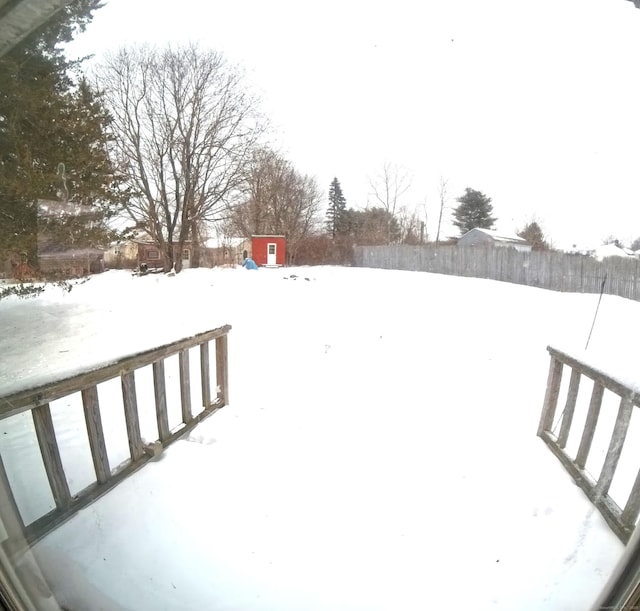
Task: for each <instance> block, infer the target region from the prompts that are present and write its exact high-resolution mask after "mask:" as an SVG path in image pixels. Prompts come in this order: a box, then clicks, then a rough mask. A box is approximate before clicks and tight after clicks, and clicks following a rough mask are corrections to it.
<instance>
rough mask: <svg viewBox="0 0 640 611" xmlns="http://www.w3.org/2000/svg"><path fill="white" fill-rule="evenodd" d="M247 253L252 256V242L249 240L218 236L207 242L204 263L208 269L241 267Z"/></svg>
mask: <svg viewBox="0 0 640 611" xmlns="http://www.w3.org/2000/svg"><path fill="white" fill-rule="evenodd" d="M245 253H246V254H247V256H251V240H250V239H248V238H239V237H229V236H225V235H218V236H217V237H214V238H209V239H208V240H206V242H205V248H204V255H203V263H204V265H206V266H207V267H216V266H219V265H239V264H241V263H242V261H243V259H244V256H245Z"/></svg>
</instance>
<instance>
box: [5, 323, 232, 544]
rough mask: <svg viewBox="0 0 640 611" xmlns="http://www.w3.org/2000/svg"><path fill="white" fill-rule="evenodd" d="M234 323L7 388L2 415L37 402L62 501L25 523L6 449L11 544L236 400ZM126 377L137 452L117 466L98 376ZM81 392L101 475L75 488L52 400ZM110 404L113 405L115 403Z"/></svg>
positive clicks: (45, 452)
mask: <svg viewBox="0 0 640 611" xmlns="http://www.w3.org/2000/svg"><path fill="white" fill-rule="evenodd" d="M230 330H231V327H230V326H228V325H227V326H224V327H220V328H218V329H213V330H211V331H207V332H205V333H200V334H198V335H195V336H193V337H189V338H186V339H182V340H180V341H177V342H174V343H171V344H168V345H165V346H161V347H159V348H154V349H152V350H148V351H146V352H142V353H139V354H136V355H133V356H129V357H126V358H123V359H121V360H118V361H117V362H115V363H111V364H108V365H106V366H104V367H101V368H99V369H94V370H92V371H89V372H86V373H81V374H78V375H74V376H72V377H69V378H67V379H63V380H60V381H57V382H53V383H50V384H46V385H43V386H41V387H39V388H34V389H30V390H26V391H23V392H18V393H14V394H11V395H6V396H0V419H4V418H8V417H10V416H14V415H16V414H19V413H21V412H25V411H28V410H30V411H31V414H32V417H33V424H34V428H35V432H36V436H37V442H38V446H39V449H40V454H41V457H42V463H43V465H44V469H45V472H46V476H47V479H48V483H49V486H50V489H51V494H52V496H53V499H54V502H55V508H54V509H53V510H52V511H50V512H48V513H46V514H45V515H42V516H40V517H39V518H37V519H36V520H35V521H33V522H31V523H29V524H25V523H24V521H23V519H22V517H21V514H20V511H19V508H18V504H17V503H16V499H15V496H14V492H13V491H12V489H11V484H10V479H9V477H8V475H7V471H6V469H5V465H4V462H3V460H2V456H0V497H2V498H0V520H2V523H3V525H4V528H5V530H6V531H7V535H8V540H7V541H5V547H8V551H12V550H13V551H15V550H16V549H19V548H21V547H23V546H24V544H25V543H33V542H35V541H37V540H38V539H39V538H41V537H43V536H44V535H45V534H47V533H48V532H50V531H51V530H52V529H54V528H55V527H57V526H58V525H60V524H61V523H62V522H64V521H65V520H67V519H68V518H70V517H71V516H72V515H73V514H75V513H76V512H77V511H79V510H80V509H82V508H83V507H86V506H87V505H89V504H90V503H92V502H93V501H95V500H96V499H97V498H98V497H100V496H101V495H103V494H104V493H105V492H107V491H108V490H110V489H111V488H113V487H114V486H116V485H117V484H118V483H119V482H121V481H122V480H124V479H125V478H126V477H127V476H129V475H130V474H131V473H133V472H134V471H136V470H137V469H139V468H140V467H141V466H142V465H144V464H145V463H146V462H147V461H148V460H150V459H151V458H153V457H155V456H157V455H158V454H160V453H161V452H162V450H163V449H164V448H165V447H167V446H168V445H169V444H170V443H172V442H173V441H175V440H176V439H178V438H179V437H181V436H182V435H184V434H186V433H187V432H189V431H190V430H191V429H193V428H194V427H195V426H196V424H198V423H199V422H201V421H202V420H203V419H204V418H206V417H207V416H209V415H211V414H212V413H213V412H214V411H216V410H217V409H219V408H221V407H223V406H224V405H226V404H227V403H228V400H229V382H228V380H229V377H228V358H227V334H228V333H229V331H230ZM212 341H215V370H216V377H215V386H213V389H215V392H214V393H212V385H211V372H210V358H209V343H210V342H212ZM191 348H199V350H200V382H201V390H202V408H203V410H202V411H201V412H200V413H198V414H197V415H195V416H194V415H193V412H192V404H191V379H192V376H191V372H190V368H189V350H190V349H191ZM173 355H178V363H179V384H180V403H181V405H180V408H181V414H182V416H181V420H182V422H181V423H180V424H179V425H178V426H177V427H174V429H173V430H172V429H170V428H169V417H168V411H167V392H166V385H165V369H164V363H165V359H167V358H168V357H171V356H173ZM149 365H151V367H152V370H153V395H154V398H155V415H156V422H157V429H158V438H157V439H156V440H153V441H148V442H146V443H145V442H144V441H143V438H142V435H141V433H140V421H139V411H138V393H137V392H136V377H135V372H136V370H138V369H140V368H142V367H146V366H149ZM118 377H119V378H120V381H121V386H122V405H123V406H124V417H125V422H126V432H127V437H128V442H129V453H130V458H129V459H128V460H126V461H125V462H124V463H123V464H121V465H117V466H115V467H113V466H112V465H111V464H110V463H109V458H108V455H107V448H106V443H105V435H104V431H103V427H102V418H101V406H100V402H99V400H98V384H100V383H102V382H105V381H108V380H112V379H114V378H118ZM77 392H80V393H81V396H82V405H83V409H84V420H85V423H86V430H87V437H88V442H89V447H90V450H91V458H92V461H93V467H94V470H95V481H94V482H93V483H92V484H90V485H89V486H88V487H86V488H84V489H83V490H81V491H80V492H78V493H77V494H72V493H71V492H70V490H69V483H68V479H67V476H66V475H65V470H64V467H63V463H62V460H61V457H60V450H59V447H58V440H57V439H56V431H55V428H54V426H53V421H52V416H51V409H50V403H51V402H52V401H55V400H56V399H60V398H62V397H66V396H68V395H70V394H72V393H77ZM109 409H112V408H111V407H109Z"/></svg>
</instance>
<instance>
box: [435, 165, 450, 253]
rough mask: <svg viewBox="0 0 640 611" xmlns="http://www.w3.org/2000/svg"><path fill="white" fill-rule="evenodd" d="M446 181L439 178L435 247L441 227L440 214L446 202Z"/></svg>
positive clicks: (438, 241) (447, 182)
mask: <svg viewBox="0 0 640 611" xmlns="http://www.w3.org/2000/svg"><path fill="white" fill-rule="evenodd" d="M448 184H449V181H448V180H445V178H444V177H443V176H440V214H439V215H438V231H437V232H436V246H438V244H439V243H440V227H441V225H442V213H443V212H444V206H445V204H446V202H447V185H448Z"/></svg>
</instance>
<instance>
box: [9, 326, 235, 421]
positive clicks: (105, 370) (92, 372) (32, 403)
mask: <svg viewBox="0 0 640 611" xmlns="http://www.w3.org/2000/svg"><path fill="white" fill-rule="evenodd" d="M230 330H231V325H224V326H222V327H218V328H216V329H212V330H210V331H205V332H203V333H198V334H196V335H193V336H191V337H186V338H183V339H180V340H177V341H175V342H171V343H169V344H165V345H163V346H159V347H157V348H152V349H150V350H145V351H143V352H138V353H136V354H132V355H128V356H125V357H123V358H120V359H118V360H117V361H110V362H107V363H104V364H100V365H97V366H92V367H91V368H90V369H87V370H85V371H80V372H75V373H74V374H73V375H71V376H69V377H67V378H64V379H62V380H57V381H55V382H49V383H47V384H43V385H41V386H38V387H36V388H30V389H27V390H22V391H18V392H15V393H11V394H7V395H0V420H1V419H3V418H6V417H8V416H12V415H14V414H18V413H20V412H23V411H26V410H29V409H32V408H34V407H37V406H39V405H44V404H45V403H50V402H51V401H55V400H56V399H60V398H61V397H64V396H66V395H68V394H70V393H73V392H77V391H80V390H82V389H83V388H88V387H90V386H93V385H95V384H100V383H101V382H106V381H107V380H110V379H112V378H115V377H117V376H119V375H121V374H122V373H125V372H128V371H133V370H135V369H139V368H140V367H145V366H146V365H151V364H152V363H154V362H155V361H158V360H159V359H163V358H166V357H169V356H172V355H174V354H177V353H179V352H180V351H182V350H187V349H189V348H193V347H195V346H199V345H200V344H202V343H203V342H206V341H210V340H213V339H216V338H218V337H222V336H224V335H227V333H229V331H230Z"/></svg>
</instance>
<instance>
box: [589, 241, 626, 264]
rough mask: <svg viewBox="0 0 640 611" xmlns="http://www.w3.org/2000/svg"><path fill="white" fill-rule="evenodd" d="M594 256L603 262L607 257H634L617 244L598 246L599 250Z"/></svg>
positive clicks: (594, 252) (595, 251) (596, 250)
mask: <svg viewBox="0 0 640 611" xmlns="http://www.w3.org/2000/svg"><path fill="white" fill-rule="evenodd" d="M631 252H633V251H631ZM593 256H594V257H595V258H596V259H599V260H601V261H602V259H606V258H607V257H624V258H630V257H633V255H632V254H629V253H628V252H627V249H625V248H620V247H619V246H616V245H615V244H603V245H602V246H598V248H596V249H595V250H594V251H593Z"/></svg>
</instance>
